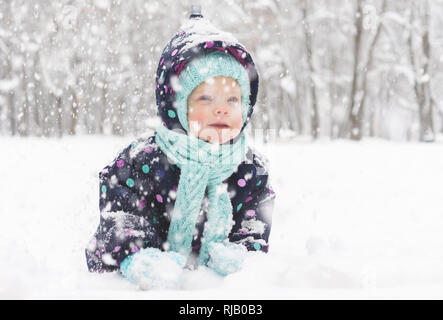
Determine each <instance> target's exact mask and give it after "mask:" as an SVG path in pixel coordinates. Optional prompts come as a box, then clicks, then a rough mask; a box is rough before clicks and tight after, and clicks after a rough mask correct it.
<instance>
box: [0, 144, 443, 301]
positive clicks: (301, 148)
mask: <svg viewBox="0 0 443 320" xmlns="http://www.w3.org/2000/svg"><path fill="white" fill-rule="evenodd" d="M130 142H131V139H130V138H116V137H108V136H105V137H100V136H92V137H89V136H81V137H65V138H62V139H38V138H27V139H22V138H7V137H0V150H2V153H1V157H0V179H1V182H0V219H1V220H0V221H1V224H0V226H1V232H0V298H3V299H34V298H38V299H47V298H59V299H77V298H82V299H94V298H100V299H345V298H346V299H349V298H350V299H373V298H376V299H378V298H381V299H391V298H392V299H397V298H400V299H402V298H407V299H410V298H417V299H422V298H423V299H424V298H431V299H442V298H443V189H442V187H441V186H442V183H443V170H442V168H443V166H442V165H443V143H441V142H440V143H435V144H419V143H409V144H405V143H393V142H386V141H381V140H365V141H363V142H361V143H353V142H350V141H333V142H329V141H319V142H316V143H310V142H303V141H298V142H292V143H289V142H280V143H273V144H271V145H266V146H257V147H258V148H259V149H260V150H261V151H262V153H264V154H266V155H267V156H268V158H269V160H270V162H271V174H272V176H271V179H272V181H273V186H274V189H275V191H276V193H277V199H276V206H275V210H274V215H273V228H272V231H271V239H270V249H271V251H270V253H269V254H268V255H264V254H257V253H256V254H254V253H250V257H248V259H247V261H246V264H245V266H244V269H243V270H242V271H241V272H239V273H237V274H233V275H230V276H228V277H226V278H224V279H222V278H220V277H218V276H215V275H214V274H213V273H212V272H211V271H210V270H208V269H206V268H201V269H199V270H197V271H187V272H186V275H185V283H184V289H183V290H156V291H140V290H137V289H136V287H135V286H133V285H132V284H130V283H129V282H127V281H126V280H124V279H123V278H121V277H120V276H119V275H118V274H116V273H111V274H91V273H89V272H88V270H87V268H86V262H85V256H84V248H85V246H86V244H87V242H88V240H89V239H90V237H91V236H92V234H93V232H94V231H95V229H96V227H97V225H98V219H99V211H98V193H99V191H98V190H99V187H98V172H99V171H100V170H101V168H103V167H104V166H105V165H106V164H107V163H109V162H110V161H111V160H112V159H113V158H114V157H115V156H116V154H117V152H118V151H119V150H120V149H121V148H123V147H124V146H126V145H128V144H129V143H130Z"/></svg>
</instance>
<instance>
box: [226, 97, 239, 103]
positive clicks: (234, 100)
mask: <svg viewBox="0 0 443 320" xmlns="http://www.w3.org/2000/svg"><path fill="white" fill-rule="evenodd" d="M228 102H238V99H237V98H236V97H230V98H229V99H228Z"/></svg>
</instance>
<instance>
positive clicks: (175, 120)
mask: <svg viewBox="0 0 443 320" xmlns="http://www.w3.org/2000/svg"><path fill="white" fill-rule="evenodd" d="M199 58H200V59H199ZM214 58H218V59H219V58H221V59H222V63H220V64H219V63H215V65H216V66H217V67H216V68H215V70H216V71H211V73H212V72H215V73H214V74H218V75H225V76H230V77H232V78H234V79H236V80H237V81H238V82H239V84H240V86H241V89H242V103H243V105H244V107H245V106H246V105H247V106H246V107H245V108H244V110H243V111H244V112H243V120H244V122H243V127H242V129H241V130H242V131H243V130H244V128H245V127H246V125H247V123H248V122H249V119H250V117H251V115H252V113H253V111H254V106H255V103H256V101H257V93H258V83H259V75H258V72H257V70H256V68H255V65H254V62H253V60H252V57H251V55H250V54H249V52H248V51H247V50H246V49H245V48H244V46H243V45H241V44H240V43H239V42H238V41H237V40H236V39H235V38H234V37H233V36H232V34H230V33H227V32H223V31H220V30H218V29H217V28H215V27H214V26H213V25H212V24H211V23H209V22H208V21H207V20H206V19H204V18H202V17H200V18H192V19H189V20H188V22H187V23H185V24H184V25H183V26H182V27H180V31H179V32H178V33H176V34H175V36H174V37H173V38H172V39H171V40H170V41H169V42H168V43H167V45H166V46H165V48H164V50H163V52H162V55H161V57H160V61H159V64H158V68H157V74H156V82H155V93H156V101H157V107H158V112H157V114H158V116H159V117H160V118H161V120H162V123H163V126H165V127H166V128H168V129H170V130H174V129H178V130H182V131H187V129H188V128H187V117H186V113H185V112H186V108H185V104H183V101H185V100H184V98H185V97H186V98H187V95H188V94H189V93H191V91H192V90H190V88H191V87H192V89H193V87H195V86H196V85H198V83H197V82H201V81H204V80H205V79H206V78H208V77H209V75H207V74H206V75H202V77H201V78H198V79H197V80H195V82H194V80H191V81H190V82H189V83H188V84H189V87H188V86H187V85H186V88H185V90H186V91H189V90H190V91H189V92H186V91H182V90H180V91H177V92H176V91H175V89H177V87H178V88H179V87H180V86H181V85H177V84H180V81H181V80H183V79H184V78H185V77H188V76H189V75H190V73H187V75H185V73H184V72H186V70H188V71H189V70H191V69H193V68H194V67H197V68H196V69H200V67H199V66H198V65H199V64H200V63H203V64H205V65H206V64H207V63H213V62H214V60H217V59H214ZM202 59H203V60H202ZM210 61H212V62H210ZM228 65H229V67H227V66H228ZM240 66H241V67H242V68H239V67H240ZM187 67H189V69H187ZM243 70H244V71H243ZM214 74H212V75H214ZM200 80H201V81H200ZM185 82H186V81H185ZM248 83H249V84H248ZM239 136H240V135H237V137H239ZM234 140H235V138H234ZM234 142H235V141H234Z"/></svg>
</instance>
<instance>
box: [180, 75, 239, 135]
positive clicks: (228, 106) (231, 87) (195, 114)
mask: <svg viewBox="0 0 443 320" xmlns="http://www.w3.org/2000/svg"><path fill="white" fill-rule="evenodd" d="M242 125H243V121H242V104H241V91H240V86H239V84H238V82H237V81H236V80H235V79H233V78H229V77H224V76H217V77H214V78H209V79H207V80H206V81H203V82H202V83H200V85H198V86H197V87H196V88H195V89H194V90H193V91H192V92H191V94H190V95H189V96H188V126H189V130H190V131H191V133H192V134H194V135H195V136H196V137H198V138H200V139H203V140H206V141H208V142H211V143H219V144H222V143H225V142H227V141H229V140H230V139H232V138H235V137H236V136H237V135H238V134H239V132H240V130H241V127H242Z"/></svg>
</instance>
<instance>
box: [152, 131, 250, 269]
mask: <svg viewBox="0 0 443 320" xmlns="http://www.w3.org/2000/svg"><path fill="white" fill-rule="evenodd" d="M240 134H241V137H239V139H238V140H237V141H236V142H235V143H234V144H221V145H219V144H213V143H209V142H206V141H204V140H201V139H199V138H197V137H195V136H193V135H186V134H181V133H177V132H174V131H172V130H169V129H167V128H166V127H164V126H163V125H161V126H160V127H159V128H158V129H157V132H156V135H155V139H156V142H157V144H158V146H159V147H160V149H161V150H162V151H163V152H164V153H165V154H166V155H167V156H168V158H170V159H171V160H172V162H173V163H176V164H177V166H178V167H179V168H180V170H181V173H180V181H179V184H178V189H177V197H176V200H175V205H174V211H173V214H172V218H171V224H170V226H169V232H168V243H169V245H170V250H173V251H176V252H178V253H181V254H183V255H184V256H185V257H187V256H188V255H189V254H190V252H191V244H192V238H193V233H194V229H195V225H196V222H197V218H198V215H199V212H200V209H201V204H202V201H203V197H204V194H205V190H206V187H208V198H209V208H208V213H207V222H206V223H205V226H204V231H203V237H202V244H201V248H200V256H199V263H200V264H201V265H205V264H206V263H207V262H208V260H209V254H208V249H207V248H208V244H209V243H211V242H220V241H223V240H224V239H226V238H227V237H228V235H229V233H230V231H231V228H232V204H231V200H230V198H229V194H228V191H227V185H226V184H223V181H224V180H225V179H227V178H229V177H230V176H231V175H232V173H233V171H234V170H235V169H236V168H237V167H238V165H239V164H240V163H241V162H242V161H243V160H244V158H245V155H246V151H247V143H246V135H245V134H244V132H241V133H240Z"/></svg>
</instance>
